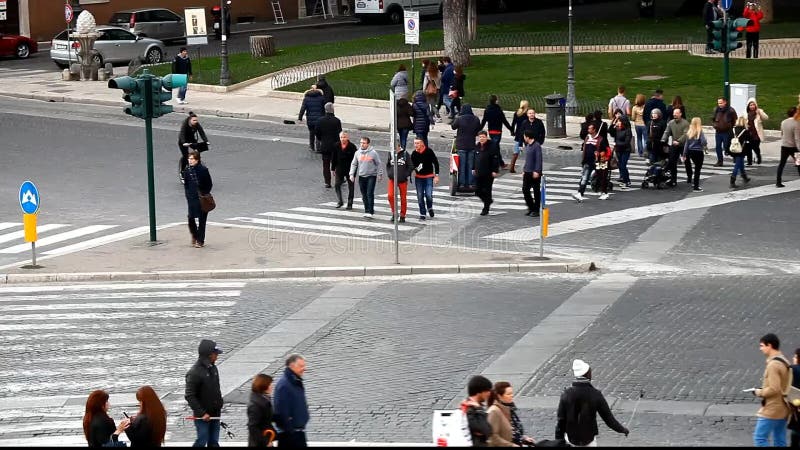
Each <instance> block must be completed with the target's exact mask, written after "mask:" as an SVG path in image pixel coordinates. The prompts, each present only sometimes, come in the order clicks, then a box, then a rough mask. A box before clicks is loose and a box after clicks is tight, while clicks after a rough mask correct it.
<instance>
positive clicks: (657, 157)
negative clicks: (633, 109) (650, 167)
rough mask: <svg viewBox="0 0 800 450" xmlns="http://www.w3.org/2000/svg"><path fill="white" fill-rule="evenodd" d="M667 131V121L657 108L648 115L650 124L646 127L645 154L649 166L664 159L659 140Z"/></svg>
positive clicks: (664, 154) (662, 148)
mask: <svg viewBox="0 0 800 450" xmlns="http://www.w3.org/2000/svg"><path fill="white" fill-rule="evenodd" d="M666 130H667V120H666V119H665V118H664V114H663V113H662V111H661V110H660V109H658V108H655V109H653V111H652V112H651V113H650V123H649V124H648V125H647V153H648V155H649V157H650V164H656V163H657V162H659V161H661V160H662V159H664V158H665V157H666V153H665V152H664V146H663V145H662V144H661V138H662V137H663V136H664V132H665V131H666Z"/></svg>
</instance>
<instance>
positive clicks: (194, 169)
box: [183, 150, 214, 248]
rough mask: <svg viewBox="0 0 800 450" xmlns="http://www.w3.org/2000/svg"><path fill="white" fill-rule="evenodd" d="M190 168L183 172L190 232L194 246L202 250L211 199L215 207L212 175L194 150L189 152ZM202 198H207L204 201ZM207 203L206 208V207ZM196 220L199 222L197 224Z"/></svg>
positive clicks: (198, 153)
mask: <svg viewBox="0 0 800 450" xmlns="http://www.w3.org/2000/svg"><path fill="white" fill-rule="evenodd" d="M188 159H189V167H187V168H186V170H185V171H184V172H183V176H184V178H185V179H186V182H185V183H184V185H183V187H184V190H185V192H186V203H187V204H188V207H189V232H190V233H191V234H192V246H193V247H196V248H201V247H203V246H204V245H205V241H206V220H207V219H208V212H209V211H211V209H213V207H212V208H209V206H208V200H209V199H210V201H211V204H212V205H213V199H214V197H211V188H212V186H213V183H212V182H211V174H210V173H209V172H208V168H206V166H204V165H203V164H201V163H200V152H198V151H197V150H192V151H190V152H189V158H188ZM201 197H205V199H202V198H201ZM204 203H206V207H204V205H203V204H204ZM196 220H198V221H199V224H198V222H195V221H196Z"/></svg>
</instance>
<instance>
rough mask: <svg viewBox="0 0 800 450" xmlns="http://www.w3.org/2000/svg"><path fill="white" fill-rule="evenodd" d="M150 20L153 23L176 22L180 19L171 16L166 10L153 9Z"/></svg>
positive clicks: (175, 15) (173, 15)
mask: <svg viewBox="0 0 800 450" xmlns="http://www.w3.org/2000/svg"><path fill="white" fill-rule="evenodd" d="M150 16H151V20H152V21H153V22H177V21H178V20H180V17H179V16H178V15H177V14H173V13H171V12H169V11H167V10H166V9H154V10H152V11H150Z"/></svg>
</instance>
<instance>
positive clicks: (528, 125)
mask: <svg viewBox="0 0 800 450" xmlns="http://www.w3.org/2000/svg"><path fill="white" fill-rule="evenodd" d="M525 130H533V139H534V140H535V141H536V142H538V143H539V145H544V136H545V130H544V122H542V120H541V119H539V118H538V117H537V118H535V119H533V122H531V121H530V120H528V118H527V117H525V120H523V121H521V122H519V123H518V124H517V127H516V128H515V129H514V135H515V138H514V140H515V141H517V142H525V140H524V139H523V138H522V137H523V136H524V135H525Z"/></svg>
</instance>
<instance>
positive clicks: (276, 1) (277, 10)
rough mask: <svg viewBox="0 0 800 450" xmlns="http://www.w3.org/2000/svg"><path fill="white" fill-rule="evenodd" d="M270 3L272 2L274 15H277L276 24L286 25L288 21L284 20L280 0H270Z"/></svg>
mask: <svg viewBox="0 0 800 450" xmlns="http://www.w3.org/2000/svg"><path fill="white" fill-rule="evenodd" d="M270 3H272V16H273V17H275V25H286V21H284V20H283V11H282V10H281V2H280V0H270Z"/></svg>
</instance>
